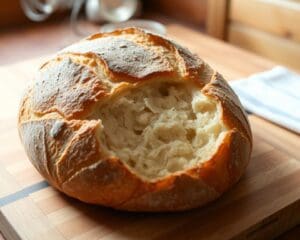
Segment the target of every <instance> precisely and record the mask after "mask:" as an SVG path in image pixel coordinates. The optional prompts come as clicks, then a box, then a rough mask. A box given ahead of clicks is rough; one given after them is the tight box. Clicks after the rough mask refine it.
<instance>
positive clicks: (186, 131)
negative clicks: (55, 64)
mask: <svg viewBox="0 0 300 240" xmlns="http://www.w3.org/2000/svg"><path fill="white" fill-rule="evenodd" d="M221 111H222V110H221V106H220V104H218V103H217V102H216V101H215V100H213V99H212V98H209V97H206V96H205V95H203V94H202V93H201V92H199V91H198V90H197V88H195V87H194V86H193V85H192V84H183V83H176V82H175V83H174V82H172V81H171V82H168V81H158V82H156V83H151V84H144V85H142V86H140V87H139V88H136V89H135V88H134V89H130V90H127V91H126V93H122V95H121V96H119V97H118V98H117V99H113V100H112V101H109V103H106V104H103V105H101V106H99V110H98V111H96V112H95V113H93V116H92V118H95V119H101V122H102V131H100V132H99V133H100V139H101V141H100V142H101V146H102V149H103V150H105V151H106V154H107V155H112V156H115V157H117V158H120V159H122V161H123V162H124V163H125V164H127V165H128V166H129V167H130V168H131V169H132V170H134V171H135V173H136V174H138V175H139V176H140V177H141V178H146V179H149V180H155V179H157V178H159V177H164V176H166V175H168V174H172V173H174V172H176V171H182V170H185V169H187V168H192V167H194V166H197V165H199V164H201V163H203V162H204V161H207V160H209V159H210V158H211V156H212V155H213V154H214V153H215V152H216V150H217V149H218V147H219V145H220V143H221V141H222V137H224V134H223V133H224V132H226V127H225V125H224V123H223V121H222V119H221Z"/></svg>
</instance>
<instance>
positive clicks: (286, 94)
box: [230, 66, 300, 133]
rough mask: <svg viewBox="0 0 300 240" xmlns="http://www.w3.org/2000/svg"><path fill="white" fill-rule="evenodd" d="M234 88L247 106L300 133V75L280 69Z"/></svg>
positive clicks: (240, 83)
mask: <svg viewBox="0 0 300 240" xmlns="http://www.w3.org/2000/svg"><path fill="white" fill-rule="evenodd" d="M230 85H231V86H232V88H233V89H234V91H235V92H236V94H237V95H238V96H239V98H240V100H241V102H242V104H243V105H244V107H245V108H246V109H247V110H249V111H250V112H253V113H255V114H257V115H259V116H261V117H263V118H266V119H268V120H270V121H273V122H274V123H277V124H279V125H282V126H284V127H286V128H288V129H290V130H292V131H295V132H297V133H300V76H299V75H298V74H296V73H294V72H291V71H290V70H288V69H286V68H284V67H281V66H278V67H275V68H273V69H271V70H269V71H266V72H262V73H258V74H255V75H252V76H250V77H248V78H245V79H240V80H236V81H231V82H230Z"/></svg>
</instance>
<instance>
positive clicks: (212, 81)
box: [19, 28, 252, 211]
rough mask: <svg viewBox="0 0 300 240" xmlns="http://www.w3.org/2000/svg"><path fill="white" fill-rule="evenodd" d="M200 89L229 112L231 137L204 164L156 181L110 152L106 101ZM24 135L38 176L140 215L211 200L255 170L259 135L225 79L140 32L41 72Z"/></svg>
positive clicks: (30, 96) (117, 35)
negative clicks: (100, 115)
mask: <svg viewBox="0 0 300 240" xmlns="http://www.w3.org/2000/svg"><path fill="white" fill-rule="evenodd" d="M165 78H168V79H174V81H181V82H187V83H193V84H195V86H197V88H198V89H199V91H201V92H202V93H203V94H204V95H206V96H209V97H211V98H214V99H215V100H216V101H218V102H219V103H220V104H221V106H222V116H221V117H222V120H223V122H224V124H225V125H226V127H227V129H228V131H227V132H226V136H225V137H224V138H223V141H222V143H221V144H220V146H219V148H218V150H217V152H215V154H214V155H213V156H212V157H211V159H209V160H207V161H206V162H204V163H203V164H200V165H197V166H195V167H193V168H190V169H187V170H184V171H178V172H175V173H173V174H171V175H167V176H165V177H163V178H159V179H155V180H154V181H148V180H146V179H145V178H142V177H140V176H139V175H138V174H136V173H135V172H133V171H132V170H131V169H130V168H129V167H128V166H127V165H126V164H124V163H123V162H122V160H121V159H118V158H116V157H111V156H107V154H106V153H104V152H103V151H102V149H101V147H100V146H101V144H100V143H101V142H100V139H99V134H98V132H99V131H101V127H100V126H101V120H91V119H90V118H89V116H91V114H92V113H93V111H94V109H96V108H97V106H99V103H101V102H105V101H110V99H112V98H114V97H116V96H118V95H119V94H120V93H121V92H122V91H125V90H126V89H129V88H133V87H138V86H140V85H141V84H143V83H145V82H147V83H150V82H151V81H160V79H165ZM19 133H20V137H21V141H22V143H23V145H24V148H25V150H26V153H27V155H28V157H29V159H30V161H31V162H32V164H33V165H34V166H35V167H36V169H37V170H38V171H39V172H40V173H41V174H42V175H43V176H44V177H45V178H46V179H47V180H48V181H49V182H50V183H51V184H52V185H53V186H54V187H56V188H57V189H59V190H60V191H62V192H64V193H66V194H67V195H69V196H72V197H74V198H77V199H80V200H82V201H84V202H88V203H95V204H101V205H104V206H109V207H113V208H116V209H123V210H130V211H180V210H185V209H190V208H195V207H199V206H202V205H204V204H206V203H207V202H210V201H212V200H214V199H216V198H217V197H219V196H220V195H221V194H222V193H224V192H225V191H226V190H228V189H229V188H230V187H231V186H232V185H233V184H234V183H236V182H237V181H238V180H239V179H240V177H241V175H242V174H243V172H244V171H245V168H246V166H247V164H248V161H249V159H250V154H251V149H252V134H251V130H250V126H249V123H248V120H247V117H246V114H245V112H244V110H243V108H242V106H241V104H240V102H239V100H238V98H237V96H236V95H235V94H234V92H233V91H232V90H231V88H230V87H229V85H228V84H227V83H226V81H225V80H224V79H223V77H222V76H221V75H220V74H219V73H217V72H215V71H214V70H212V69H211V68H210V67H209V66H208V65H207V64H206V63H204V62H203V61H202V60H201V59H199V58H198V57H197V56H195V55H193V54H191V53H190V52H189V51H188V50H187V49H185V48H183V47H181V46H179V45H178V44H176V43H173V42H172V41H170V40H168V39H165V38H163V37H161V36H157V35H154V34H152V33H146V32H144V31H142V30H139V29H136V28H128V29H122V30H117V31H114V32H112V33H98V34H95V35H92V36H90V37H88V38H87V39H85V40H82V41H80V42H78V43H76V44H74V45H72V46H70V47H68V48H66V49H64V50H63V51H61V52H59V53H58V54H57V56H55V57H54V58H53V59H51V60H50V61H48V62H46V63H45V64H44V65H42V67H41V68H40V69H39V71H38V74H37V77H36V81H35V83H34V85H32V86H31V87H29V88H28V89H27V91H26V93H25V95H24V97H23V99H22V102H21V106H20V111H19Z"/></svg>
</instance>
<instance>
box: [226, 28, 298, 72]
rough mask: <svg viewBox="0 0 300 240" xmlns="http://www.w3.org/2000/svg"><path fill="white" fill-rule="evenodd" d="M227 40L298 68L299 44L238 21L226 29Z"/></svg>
mask: <svg viewBox="0 0 300 240" xmlns="http://www.w3.org/2000/svg"><path fill="white" fill-rule="evenodd" d="M228 40H229V42H230V43H233V44H234V45H237V46H240V47H243V48H246V49H248V50H251V51H253V52H256V53H258V54H260V55H263V56H265V57H268V58H270V59H272V60H275V61H276V62H278V63H281V64H284V65H286V66H289V67H291V68H294V69H296V70H300V44H299V43H296V42H294V41H291V40H287V39H284V38H280V37H277V36H276V35H272V34H269V33H266V32H263V31H260V30H257V29H255V28H251V27H248V26H246V25H243V24H239V23H232V24H230V26H229V29H228Z"/></svg>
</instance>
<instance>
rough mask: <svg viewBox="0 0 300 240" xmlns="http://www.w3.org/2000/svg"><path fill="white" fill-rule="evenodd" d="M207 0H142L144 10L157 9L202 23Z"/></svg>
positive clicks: (190, 21) (182, 18) (194, 22)
mask: <svg viewBox="0 0 300 240" xmlns="http://www.w3.org/2000/svg"><path fill="white" fill-rule="evenodd" d="M207 2H208V1H207V0H144V1H143V3H144V6H143V7H144V10H145V9H150V10H153V11H158V12H160V13H163V14H165V15H167V16H170V17H174V18H176V19H178V20H182V21H185V22H189V23H192V24H197V25H199V26H200V25H204V23H205V20H206V11H207V10H206V9H207Z"/></svg>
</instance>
